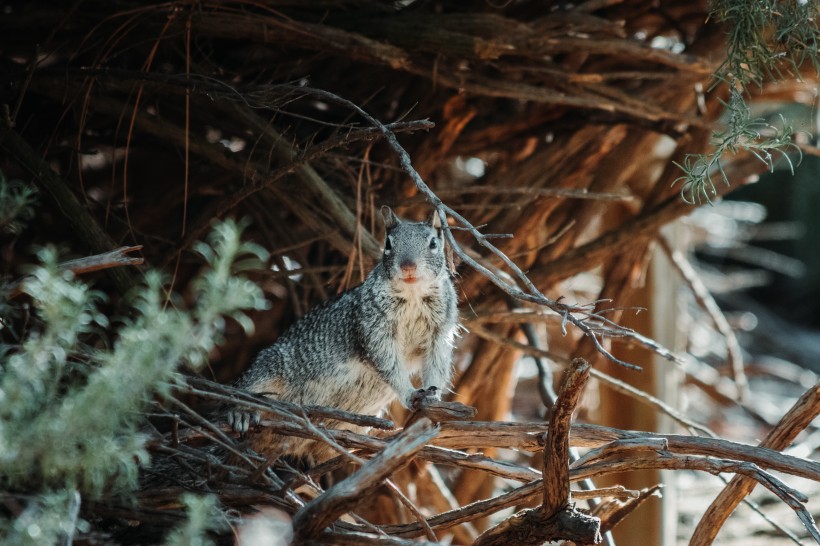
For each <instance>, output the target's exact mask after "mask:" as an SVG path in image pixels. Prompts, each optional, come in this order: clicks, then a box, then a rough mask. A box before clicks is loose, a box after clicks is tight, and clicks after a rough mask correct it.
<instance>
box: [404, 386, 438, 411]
mask: <svg viewBox="0 0 820 546" xmlns="http://www.w3.org/2000/svg"><path fill="white" fill-rule="evenodd" d="M433 400H441V391H440V390H439V388H438V387H435V386H433V387H427V388H426V389H418V390H417V391H415V392H413V394H411V395H410V409H411V410H413V411H418V410H419V409H420V408H421V407H423V406H424V402H425V401H433Z"/></svg>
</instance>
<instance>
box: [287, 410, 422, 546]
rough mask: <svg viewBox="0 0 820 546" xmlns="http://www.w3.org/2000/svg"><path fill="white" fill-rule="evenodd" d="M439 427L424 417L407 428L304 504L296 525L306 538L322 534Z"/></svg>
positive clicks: (416, 449) (413, 453)
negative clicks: (350, 474)
mask: <svg viewBox="0 0 820 546" xmlns="http://www.w3.org/2000/svg"><path fill="white" fill-rule="evenodd" d="M436 434H438V428H437V427H434V426H433V424H432V423H431V422H430V421H429V420H427V419H422V420H419V421H418V422H416V423H415V424H413V426H411V427H410V428H408V429H406V430H405V431H404V432H402V434H400V435H399V436H398V437H396V439H395V440H393V441H392V442H390V443H389V444H388V445H387V447H386V448H385V449H384V450H383V451H382V452H381V453H379V454H378V455H377V456H375V457H373V459H371V460H370V461H369V462H368V463H367V464H365V465H364V466H362V467H361V468H360V469H359V470H358V471H357V472H356V473H355V474H353V475H352V476H350V477H348V478H346V479H345V480H342V481H341V482H339V483H337V484H336V485H334V486H333V487H331V488H330V489H328V490H327V491H325V492H324V493H323V494H322V495H320V496H318V497H317V498H315V499H314V500H312V501H311V502H309V503H308V504H306V505H305V507H304V508H303V509H302V510H300V511H299V512H298V513H297V514H296V515H295V516H294V517H293V528H294V529H295V530H296V532H297V533H298V534H299V535H300V536H301V537H303V538H314V537H317V536H319V535H320V534H321V533H322V531H324V529H325V528H326V527H328V526H329V525H330V524H331V523H333V522H334V521H336V520H337V519H338V518H339V516H341V515H342V514H344V513H345V512H347V511H348V510H350V509H351V508H352V507H353V506H355V505H356V504H357V503H358V502H359V501H361V500H362V498H364V497H365V496H366V495H368V494H371V493H372V492H373V491H374V490H375V489H376V488H377V487H378V486H379V485H381V484H382V483H383V482H384V480H385V479H387V477H388V476H389V475H390V474H392V473H393V472H395V471H396V470H398V469H399V468H401V467H402V466H404V464H405V463H406V462H407V461H409V460H410V459H411V458H412V457H413V455H415V453H416V452H417V451H418V450H420V449H421V448H422V447H423V446H424V444H426V443H427V442H428V441H430V440H431V439H432V438H433V437H435V435H436Z"/></svg>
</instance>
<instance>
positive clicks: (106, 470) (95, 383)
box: [0, 221, 266, 544]
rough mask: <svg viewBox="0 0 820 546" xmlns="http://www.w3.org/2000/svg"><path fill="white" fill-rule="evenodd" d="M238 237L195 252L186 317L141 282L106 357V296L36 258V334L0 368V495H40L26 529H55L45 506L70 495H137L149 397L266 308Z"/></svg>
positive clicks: (233, 233) (9, 352) (9, 537)
mask: <svg viewBox="0 0 820 546" xmlns="http://www.w3.org/2000/svg"><path fill="white" fill-rule="evenodd" d="M241 229H242V228H241V226H238V225H236V224H235V223H234V222H230V221H227V222H223V223H218V224H215V225H214V229H213V231H212V233H211V234H210V236H209V238H208V243H207V244H200V245H199V246H198V247H197V250H198V252H199V254H201V255H202V256H203V257H204V258H205V261H206V263H207V267H205V268H204V270H203V272H202V273H201V274H200V275H199V276H198V277H197V278H196V280H195V281H194V282H193V284H192V288H193V292H194V293H193V296H194V297H193V300H194V301H196V306H195V307H194V308H193V309H191V310H187V311H186V310H181V309H178V308H176V307H175V306H173V305H169V304H168V299H167V297H166V294H165V293H164V291H163V282H162V277H161V275H159V274H158V273H155V272H151V273H148V274H147V275H146V276H145V285H144V286H141V287H138V288H137V289H135V291H134V293H133V296H132V301H133V312H132V313H131V315H130V316H129V317H128V318H127V319H124V320H122V321H121V323H120V327H119V328H118V330H117V331H116V336H115V337H114V339H113V341H109V342H108V345H109V346H110V348H99V347H91V346H89V345H88V344H87V341H86V338H88V337H89V336H90V335H91V334H92V333H93V332H97V331H99V330H100V329H102V328H105V327H107V326H108V324H109V321H108V319H107V318H106V317H105V315H103V314H102V313H101V312H100V311H99V304H100V303H101V302H102V300H103V296H102V295H101V294H99V293H96V292H94V291H92V290H91V289H89V287H88V286H86V285H85V284H84V283H82V282H80V281H78V280H77V279H75V278H73V275H72V274H71V273H70V272H68V271H66V270H61V269H60V268H59V267H58V265H57V255H56V252H55V251H54V250H51V249H45V250H42V251H41V252H40V253H39V256H40V259H41V261H42V265H41V266H39V267H36V268H34V269H33V271H32V273H31V276H30V278H28V279H27V280H26V282H25V284H24V290H25V291H26V292H27V293H28V294H29V295H30V296H31V298H32V301H33V306H34V309H35V313H36V319H37V323H38V326H37V327H36V328H33V329H32V330H31V331H30V332H29V333H28V335H27V336H26V337H25V339H24V340H23V341H22V342H21V343H20V344H19V345H17V346H14V347H7V348H6V349H5V351H4V353H2V354H3V360H2V363H0V373H1V374H2V375H0V486H2V487H3V488H4V489H10V490H25V491H27V492H31V491H40V492H41V496H40V497H39V498H38V499H37V500H36V503H35V504H37V505H38V506H40V509H39V510H35V511H34V512H33V513H32V514H33V515H32V516H31V517H32V518H33V520H34V525H39V526H40V527H41V528H42V529H52V528H54V525H56V524H52V523H53V521H57V520H55V519H54V518H58V519H59V517H58V514H57V512H59V510H58V509H57V508H54V507H55V506H57V505H58V504H59V503H57V502H56V501H54V502H51V503H49V501H48V499H50V498H54V499H60V498H63V497H62V495H64V492H66V491H73V490H77V491H79V492H81V493H82V494H83V495H84V496H87V497H90V498H98V497H100V496H102V495H104V494H105V495H111V494H119V493H122V492H126V491H128V490H130V489H131V488H133V487H134V486H135V484H136V479H137V471H138V466H139V464H141V463H143V462H145V461H146V460H147V453H146V451H145V437H144V436H143V435H142V434H140V433H139V432H138V425H139V423H140V419H141V417H140V412H141V411H142V410H143V409H144V408H145V407H146V405H147V404H148V403H149V401H150V400H151V399H152V397H154V396H156V395H161V396H162V395H167V394H168V393H169V390H170V388H171V387H172V386H173V385H174V383H175V381H177V380H178V377H179V376H178V374H177V369H178V367H179V366H180V365H187V366H191V367H194V368H197V367H200V366H201V365H203V364H204V363H205V362H206V359H207V355H208V353H209V352H210V351H211V350H212V349H213V348H214V346H215V345H216V343H217V342H218V341H219V340H220V339H221V336H222V331H223V329H224V326H225V321H224V317H225V316H229V317H233V318H234V319H236V320H237V321H239V323H240V324H241V325H243V326H244V327H245V328H246V329H249V328H250V327H251V325H252V323H251V321H250V320H249V319H248V317H247V316H246V315H245V314H244V313H243V311H242V310H243V309H262V308H264V307H265V305H266V302H265V299H264V297H263V294H262V292H261V290H260V289H259V288H258V287H257V286H256V285H255V284H254V283H253V282H251V281H249V280H247V279H245V278H243V277H241V276H238V275H237V273H241V271H242V270H244V269H247V268H249V267H252V266H254V265H255V264H257V263H258V262H259V260H260V259H264V257H265V252H264V251H263V250H262V249H261V248H260V247H258V246H256V245H252V244H248V243H243V242H241V240H240V233H241ZM98 345H103V343H98ZM49 507H51V508H49ZM37 514H40V516H39V519H38V516H37ZM49 522H52V523H49ZM32 528H35V527H32ZM26 529H28V527H26ZM23 531H25V530H21V529H18V527H17V524H16V523H15V524H11V523H10V522H7V521H2V520H0V542H2V543H4V544H5V543H6V542H13V541H18V543H25V541H23V542H19V541H22V540H23V538H21V537H22V535H21V534H20V533H21V532H23ZM25 532H28V531H25ZM44 532H45V531H44ZM38 543H41V544H48V543H49V541H43V542H38Z"/></svg>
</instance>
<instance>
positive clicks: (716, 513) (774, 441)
mask: <svg viewBox="0 0 820 546" xmlns="http://www.w3.org/2000/svg"><path fill="white" fill-rule="evenodd" d="M818 414H820V386H815V387H813V388H811V389H809V390H807V391H806V392H805V393H803V396H801V397H800V399H799V400H798V401H797V402H795V404H794V405H793V406H792V407H791V409H789V411H788V412H787V413H786V415H784V416H783V418H782V419H781V420H780V422H779V423H778V424H777V425H776V426H775V427H774V428H773V429H772V430H771V431H769V434H767V435H766V438H765V439H764V440H763V441H762V442H761V443H760V446H761V447H765V448H768V449H775V450H781V449H785V448H787V447H788V446H789V445H790V444H791V443H792V441H794V439H795V438H796V437H797V435H798V434H799V433H800V432H801V431H803V430H804V429H805V428H806V427H807V426H808V425H809V423H811V422H812V421H813V420H814V418H815V417H817V415H818ZM755 485H756V483H755V482H754V480H752V479H750V478H748V477H741V476H735V477H734V478H732V481H731V482H729V485H727V486H726V488H725V489H723V491H721V492H720V494H719V495H718V496H717V498H716V499H715V500H714V501H712V504H711V505H709V508H707V509H706V513H705V514H704V515H703V518H702V519H701V520H700V522H699V523H698V526H697V527H696V528H695V532H694V533H693V534H692V539H691V541H690V544H692V545H693V546H701V545H704V546H705V545H707V544H712V542H713V541H714V539H715V537H716V536H717V534H718V532H719V531H720V529H721V527H723V524H724V523H725V522H726V520H727V519H728V518H729V516H730V515H731V514H732V512H733V511H734V509H735V508H736V507H737V505H738V504H740V502H741V501H742V500H743V498H745V497H746V496H747V495H748V494H749V493H751V492H752V489H754V487H755ZM790 506H791V505H790ZM801 519H802V517H801ZM803 523H804V524H805V525H806V526H807V528H809V526H808V524H807V522H806V521H805V520H803ZM809 530H810V531H811V528H809ZM812 536H814V537H815V540H818V542H820V538H818V536H817V535H816V534H815V533H814V532H812Z"/></svg>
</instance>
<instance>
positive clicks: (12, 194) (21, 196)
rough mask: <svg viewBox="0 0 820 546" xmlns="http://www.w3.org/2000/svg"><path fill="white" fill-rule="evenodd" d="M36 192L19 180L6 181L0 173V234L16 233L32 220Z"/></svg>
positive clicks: (0, 172)
mask: <svg viewBox="0 0 820 546" xmlns="http://www.w3.org/2000/svg"><path fill="white" fill-rule="evenodd" d="M36 195H37V192H36V191H35V190H34V188H32V187H31V186H29V185H28V184H26V183H24V182H22V181H20V180H7V179H6V177H5V175H4V174H3V173H2V171H0V233H18V232H20V230H21V229H22V228H23V226H24V225H25V223H26V222H27V221H28V220H31V219H32V218H34V207H33V205H34V203H35V201H36V199H35V196H36Z"/></svg>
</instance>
